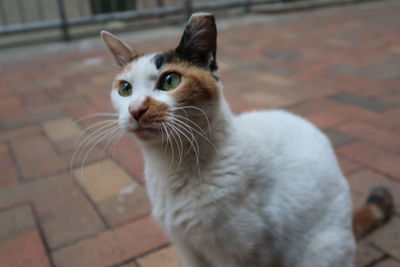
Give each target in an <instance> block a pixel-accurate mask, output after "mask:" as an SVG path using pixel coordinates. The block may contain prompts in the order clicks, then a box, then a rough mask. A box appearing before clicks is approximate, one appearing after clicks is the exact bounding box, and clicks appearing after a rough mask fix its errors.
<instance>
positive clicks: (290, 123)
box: [237, 109, 315, 129]
mask: <svg viewBox="0 0 400 267" xmlns="http://www.w3.org/2000/svg"><path fill="white" fill-rule="evenodd" d="M237 121H238V122H239V123H246V122H249V123H252V124H254V123H257V125H265V126H266V125H268V127H269V128H271V126H274V125H276V126H280V127H284V128H288V127H289V128H292V127H302V128H309V129H315V126H314V125H313V124H311V123H310V122H309V121H307V120H306V119H304V118H303V117H301V116H299V115H297V114H294V113H291V112H289V111H286V110H283V109H273V110H260V111H248V112H244V113H241V114H239V115H238V116H237Z"/></svg>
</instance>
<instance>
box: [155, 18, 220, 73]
mask: <svg viewBox="0 0 400 267" xmlns="http://www.w3.org/2000/svg"><path fill="white" fill-rule="evenodd" d="M216 53H217V28H216V25H215V20H214V16H213V15H211V14H206V13H204V14H194V15H193V16H192V17H191V18H190V20H189V22H188V24H187V25H186V28H185V31H184V33H183V35H182V39H181V41H180V43H179V45H178V47H177V48H176V49H174V50H171V51H168V52H166V53H163V54H156V55H155V56H154V58H153V62H154V64H155V66H156V68H157V69H158V70H159V69H161V68H162V66H164V65H165V64H168V63H171V62H172V61H186V62H189V63H191V64H193V65H196V66H198V67H200V68H204V69H206V70H208V71H211V72H213V71H215V70H217V69H218V67H217V62H216ZM213 77H214V78H215V80H217V81H218V80H219V79H218V77H216V76H215V75H213Z"/></svg>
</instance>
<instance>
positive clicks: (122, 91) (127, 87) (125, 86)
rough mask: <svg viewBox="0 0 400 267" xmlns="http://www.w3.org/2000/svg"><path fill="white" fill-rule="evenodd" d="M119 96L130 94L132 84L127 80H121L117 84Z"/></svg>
mask: <svg viewBox="0 0 400 267" xmlns="http://www.w3.org/2000/svg"><path fill="white" fill-rule="evenodd" d="M118 93H119V95H120V96H130V95H131V94H132V84H130V83H128V82H127V81H121V82H120V83H119V86H118Z"/></svg>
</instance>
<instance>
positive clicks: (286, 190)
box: [112, 58, 355, 267]
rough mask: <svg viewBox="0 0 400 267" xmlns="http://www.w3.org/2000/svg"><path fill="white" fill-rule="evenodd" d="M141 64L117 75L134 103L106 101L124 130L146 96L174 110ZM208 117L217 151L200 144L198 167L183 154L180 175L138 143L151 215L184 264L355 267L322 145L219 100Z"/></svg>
mask: <svg viewBox="0 0 400 267" xmlns="http://www.w3.org/2000/svg"><path fill="white" fill-rule="evenodd" d="M145 60H146V58H143V59H140V60H139V61H138V62H137V63H136V64H137V65H132V71H130V72H128V73H125V74H122V75H123V79H127V80H129V81H131V82H133V84H134V94H133V95H132V97H128V98H122V97H120V96H118V95H117V94H116V93H115V92H113V93H112V99H113V102H114V105H115V106H116V108H117V109H118V110H119V111H120V113H121V115H120V116H121V118H122V119H121V120H122V124H123V123H124V121H123V120H124V118H127V117H128V116H129V115H128V112H127V109H128V108H127V107H128V106H129V105H137V104H140V101H141V100H142V99H143V97H144V96H146V95H151V96H154V97H158V99H163V100H164V101H165V102H167V103H168V104H169V105H170V106H171V107H173V100H172V99H169V98H168V97H167V95H162V94H160V95H157V94H156V93H154V90H152V88H153V87H154V86H153V84H152V83H151V82H150V83H147V81H148V80H146V77H147V78H148V77H149V75H154V74H156V71H157V70H155V68H154V69H153V68H151V67H150V66H149V64H145ZM147 61H148V58H147ZM141 64H142V65H141ZM139 66H141V67H140V68H139ZM124 75H125V76H124ZM129 75H132V77H131V76H129ZM140 79H142V80H140ZM207 114H208V116H209V119H210V123H211V134H210V135H209V137H210V139H211V140H212V142H213V143H214V144H215V146H216V150H214V149H213V148H211V147H210V146H209V145H208V144H207V142H205V141H204V140H202V138H200V137H198V143H199V145H200V155H199V161H198V162H197V161H196V160H195V155H192V154H191V153H189V154H188V155H186V156H185V157H184V158H183V162H182V163H181V164H180V165H179V168H178V167H177V165H176V164H172V165H171V161H172V162H173V163H174V162H177V161H178V157H177V153H175V156H172V155H171V154H170V153H169V152H170V151H169V149H170V148H169V147H167V152H166V153H163V149H162V146H161V145H160V144H159V143H147V142H141V147H142V150H143V154H144V158H145V179H146V183H147V190H148V194H149V197H150V200H151V203H152V206H153V215H154V217H155V218H156V219H157V220H158V221H159V222H160V223H161V225H162V226H163V227H164V229H165V231H166V232H167V233H168V234H169V236H170V237H171V239H172V241H173V243H174V244H175V245H176V246H177V248H178V249H179V251H180V252H181V254H182V257H183V263H184V266H185V267H207V266H212V267H263V266H265V267H267V266H297V267H333V266H337V267H350V266H353V258H354V250H355V241H354V237H353V233H352V223H351V220H352V207H351V199H350V194H349V188H348V184H347V182H346V180H345V178H344V177H343V175H342V173H341V171H340V169H339V166H338V163H337V160H336V158H335V155H334V151H333V149H332V147H331V145H330V143H329V141H328V139H327V138H326V137H325V136H324V135H323V134H322V133H321V132H320V131H319V130H318V129H317V128H316V127H314V126H313V125H311V124H310V123H308V122H307V121H305V120H304V119H302V118H300V117H298V116H296V115H293V114H290V113H288V112H285V111H281V110H274V111H262V112H249V113H244V114H241V115H238V116H236V115H234V114H233V113H232V112H231V110H230V109H229V107H228V105H227V103H226V102H225V100H224V98H223V97H222V96H221V99H220V103H219V105H218V106H217V108H216V109H215V110H213V112H208V113H207ZM204 130H208V129H204ZM187 146H189V144H187ZM164 149H165V148H164ZM171 166H172V167H171ZM274 264H275V265H274Z"/></svg>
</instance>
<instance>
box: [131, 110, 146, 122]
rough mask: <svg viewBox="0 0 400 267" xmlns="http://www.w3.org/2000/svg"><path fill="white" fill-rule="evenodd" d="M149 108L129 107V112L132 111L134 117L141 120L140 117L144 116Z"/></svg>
mask: <svg viewBox="0 0 400 267" xmlns="http://www.w3.org/2000/svg"><path fill="white" fill-rule="evenodd" d="M147 109H148V107H140V108H138V109H132V108H129V113H131V115H132V117H133V118H134V119H135V120H136V121H139V120H140V118H141V117H142V116H143V114H145V113H146V111H147Z"/></svg>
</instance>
